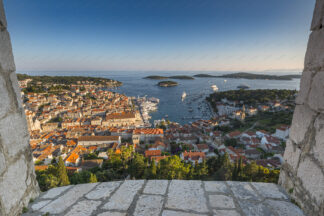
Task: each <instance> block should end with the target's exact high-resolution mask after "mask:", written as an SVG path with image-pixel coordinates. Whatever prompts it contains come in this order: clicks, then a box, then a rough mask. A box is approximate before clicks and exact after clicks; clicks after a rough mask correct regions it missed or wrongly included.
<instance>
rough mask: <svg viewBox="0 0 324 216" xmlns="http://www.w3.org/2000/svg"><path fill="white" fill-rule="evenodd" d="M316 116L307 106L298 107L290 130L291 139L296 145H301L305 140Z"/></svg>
mask: <svg viewBox="0 0 324 216" xmlns="http://www.w3.org/2000/svg"><path fill="white" fill-rule="evenodd" d="M315 115H316V113H315V112H313V111H312V110H311V109H309V108H308V107H307V106H306V105H297V106H296V108H295V112H294V116H293V120H292V126H291V129H290V139H291V140H292V141H293V142H294V143H296V144H300V143H301V142H302V141H303V140H304V138H305V135H306V132H307V130H308V128H309V126H310V124H311V122H312V119H313V117H315Z"/></svg>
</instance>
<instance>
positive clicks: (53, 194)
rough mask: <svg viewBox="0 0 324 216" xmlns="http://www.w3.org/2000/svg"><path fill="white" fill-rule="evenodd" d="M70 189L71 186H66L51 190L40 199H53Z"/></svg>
mask: <svg viewBox="0 0 324 216" xmlns="http://www.w3.org/2000/svg"><path fill="white" fill-rule="evenodd" d="M71 187H72V186H71V185H68V186H64V187H57V188H52V189H50V190H49V191H47V192H46V193H45V194H44V195H43V196H42V199H53V198H55V197H57V196H58V195H60V194H61V193H63V192H64V191H66V190H67V189H69V188H71Z"/></svg>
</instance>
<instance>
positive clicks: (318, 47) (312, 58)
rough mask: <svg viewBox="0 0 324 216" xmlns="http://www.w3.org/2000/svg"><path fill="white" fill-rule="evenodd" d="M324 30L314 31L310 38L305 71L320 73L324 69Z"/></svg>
mask: <svg viewBox="0 0 324 216" xmlns="http://www.w3.org/2000/svg"><path fill="white" fill-rule="evenodd" d="M323 38H324V28H322V29H319V30H317V31H313V32H312V33H311V35H310V37H309V41H308V45H307V51H306V56H305V65H304V67H305V68H304V69H305V70H306V71H319V70H321V69H324V40H323Z"/></svg>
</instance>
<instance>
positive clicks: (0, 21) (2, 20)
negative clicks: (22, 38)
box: [0, 0, 7, 30]
mask: <svg viewBox="0 0 324 216" xmlns="http://www.w3.org/2000/svg"><path fill="white" fill-rule="evenodd" d="M3 28H7V20H6V15H5V12H4V7H3V1H2V0H0V30H1V29H3Z"/></svg>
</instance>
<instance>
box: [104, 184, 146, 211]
mask: <svg viewBox="0 0 324 216" xmlns="http://www.w3.org/2000/svg"><path fill="white" fill-rule="evenodd" d="M143 185H144V180H136V181H132V180H131V181H125V182H124V183H123V184H122V185H121V186H120V187H119V188H118V190H117V191H116V192H115V193H114V194H113V195H112V196H111V198H110V199H109V201H108V203H106V204H105V205H104V206H103V207H102V208H103V209H107V210H120V211H126V210H127V209H128V208H129V206H130V205H131V204H132V202H133V199H134V197H135V195H136V194H137V193H138V191H139V190H140V189H141V188H142V187H143Z"/></svg>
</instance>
